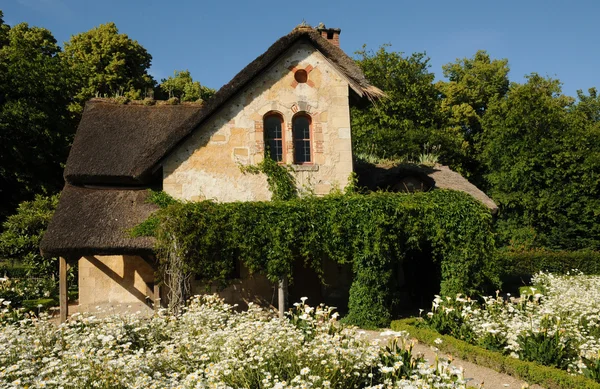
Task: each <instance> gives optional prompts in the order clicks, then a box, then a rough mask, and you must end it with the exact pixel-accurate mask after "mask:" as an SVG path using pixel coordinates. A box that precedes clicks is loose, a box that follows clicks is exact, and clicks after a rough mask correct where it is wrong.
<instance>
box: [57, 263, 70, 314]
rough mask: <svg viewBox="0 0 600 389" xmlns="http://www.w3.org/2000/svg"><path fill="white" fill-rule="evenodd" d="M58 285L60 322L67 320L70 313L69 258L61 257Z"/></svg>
mask: <svg viewBox="0 0 600 389" xmlns="http://www.w3.org/2000/svg"><path fill="white" fill-rule="evenodd" d="M58 285H59V300H60V322H61V323H64V322H65V321H67V316H68V315H69V300H68V294H67V291H68V286H67V259H66V258H64V257H60V259H59V266H58Z"/></svg>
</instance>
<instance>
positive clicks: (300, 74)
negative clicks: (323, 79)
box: [294, 69, 308, 84]
mask: <svg viewBox="0 0 600 389" xmlns="http://www.w3.org/2000/svg"><path fill="white" fill-rule="evenodd" d="M294 79H295V80H296V81H298V83H299V84H304V83H305V82H306V81H308V73H307V72H306V70H304V69H298V70H296V72H295V73H294Z"/></svg>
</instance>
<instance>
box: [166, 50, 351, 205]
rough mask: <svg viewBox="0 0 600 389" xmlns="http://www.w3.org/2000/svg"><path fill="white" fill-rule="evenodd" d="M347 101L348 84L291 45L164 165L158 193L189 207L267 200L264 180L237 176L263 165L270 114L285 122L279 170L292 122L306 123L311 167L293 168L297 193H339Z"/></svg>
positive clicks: (344, 169) (346, 151)
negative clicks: (301, 118) (302, 76)
mask: <svg viewBox="0 0 600 389" xmlns="http://www.w3.org/2000/svg"><path fill="white" fill-rule="evenodd" d="M298 70H303V71H305V72H306V73H307V79H306V81H305V82H303V81H304V80H301V82H298V81H297V78H298V77H295V72H296V71H298ZM348 93H349V89H348V81H347V80H346V78H345V77H344V76H343V75H342V74H341V73H340V72H338V71H337V70H336V69H335V67H334V66H332V65H331V64H330V63H329V61H328V60H327V59H326V58H325V57H324V56H323V55H322V54H321V53H320V52H318V51H317V50H316V49H315V48H314V46H312V45H311V44H310V43H306V42H298V43H296V44H295V45H294V46H292V47H291V48H290V49H289V50H288V51H287V52H286V53H285V54H284V55H282V56H281V57H280V58H279V59H278V60H277V61H276V62H275V63H274V64H273V65H272V66H271V67H270V68H268V69H267V70H266V71H265V72H263V73H262V74H261V75H259V76H258V77H256V78H255V79H254V80H253V81H252V82H251V83H250V84H249V85H248V86H246V87H245V88H244V89H243V90H242V91H241V92H240V93H239V94H238V95H236V96H235V97H233V98H232V99H231V100H230V101H229V102H227V103H226V104H224V106H223V108H222V109H221V110H220V111H218V112H217V113H215V114H214V115H213V117H212V118H211V119H209V120H208V121H207V122H205V123H204V124H203V125H202V126H201V127H200V128H198V129H197V130H196V131H195V132H194V134H192V136H190V137H189V138H188V139H187V140H186V141H184V142H183V143H182V144H181V145H180V146H179V147H178V148H177V149H176V150H175V151H174V152H173V153H172V154H171V155H169V156H168V157H167V158H166V160H165V162H164V164H163V189H164V191H165V192H167V193H169V194H170V195H172V196H173V197H175V198H179V199H185V200H192V201H196V200H203V199H214V200H218V201H224V202H228V201H238V200H239V201H256V200H269V199H270V197H271V194H270V192H269V190H268V188H267V184H266V179H265V177H264V176H263V175H252V174H243V173H242V172H241V170H240V165H250V164H257V163H259V162H260V161H262V159H263V156H264V150H265V146H264V134H263V118H264V116H265V114H267V113H271V112H276V113H278V114H280V115H281V116H282V117H283V120H284V129H285V132H284V149H285V151H284V162H285V163H286V164H292V165H293V162H294V161H293V142H292V129H291V122H292V117H293V116H294V115H295V114H296V113H299V112H304V113H306V114H308V115H309V116H310V117H311V120H312V155H313V161H312V164H304V165H294V169H295V170H296V172H295V176H296V179H297V182H298V186H299V189H300V190H309V191H312V192H313V193H315V194H317V195H323V194H327V193H329V192H330V191H331V190H332V189H334V188H339V189H343V188H344V187H345V185H346V184H347V181H348V177H349V175H350V173H351V172H352V145H351V139H350V108H349V101H348Z"/></svg>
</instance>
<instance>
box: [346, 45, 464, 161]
mask: <svg viewBox="0 0 600 389" xmlns="http://www.w3.org/2000/svg"><path fill="white" fill-rule="evenodd" d="M356 54H357V55H358V60H357V62H358V65H359V66H360V68H361V69H362V70H363V72H364V73H365V76H366V77H367V79H368V80H369V81H370V82H371V83H372V84H373V85H375V86H377V87H378V88H380V89H381V90H383V91H384V92H385V93H386V94H387V98H384V99H382V100H381V101H379V102H377V103H376V104H373V105H370V106H368V107H366V108H362V109H361V108H353V109H352V115H351V118H352V146H353V150H354V152H355V153H359V154H361V153H362V154H372V155H375V156H376V157H378V158H397V157H403V158H409V159H414V158H415V157H416V156H417V155H419V153H420V152H421V146H422V145H423V144H425V143H430V144H441V145H442V149H443V150H452V149H454V147H453V146H450V144H451V143H453V142H455V140H454V139H452V138H453V135H452V134H448V133H446V132H445V131H439V130H438V128H439V119H440V116H439V93H438V91H437V90H436V88H435V85H434V84H433V80H434V78H435V75H434V74H433V73H430V72H429V70H428V68H429V58H427V57H426V56H425V54H424V53H414V54H412V55H411V56H409V57H405V56H403V54H402V53H400V52H394V51H388V46H382V47H381V48H380V49H379V50H378V51H377V52H373V51H368V50H367V49H366V47H363V49H362V50H360V51H358V52H356ZM459 147H460V146H459Z"/></svg>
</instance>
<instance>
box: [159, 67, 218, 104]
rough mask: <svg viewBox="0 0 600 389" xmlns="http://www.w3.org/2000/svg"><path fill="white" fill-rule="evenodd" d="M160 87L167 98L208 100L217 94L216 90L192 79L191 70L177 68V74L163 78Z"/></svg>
mask: <svg viewBox="0 0 600 389" xmlns="http://www.w3.org/2000/svg"><path fill="white" fill-rule="evenodd" d="M160 82H161V84H160V89H161V90H162V91H163V92H164V93H166V94H167V98H169V99H171V98H173V97H177V98H178V99H179V100H180V101H206V100H208V99H209V98H210V97H212V95H214V94H215V90H214V89H211V88H207V87H205V86H202V85H200V83H199V82H198V81H194V80H193V79H192V75H191V74H190V72H189V70H181V71H177V70H175V75H174V76H173V77H169V78H166V79H162V80H161V81H160Z"/></svg>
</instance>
